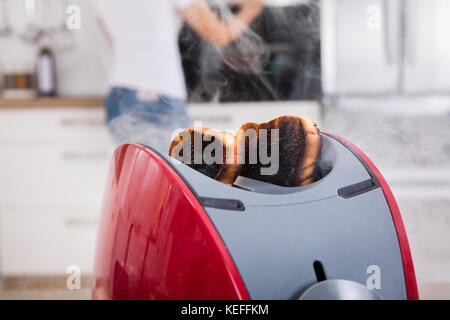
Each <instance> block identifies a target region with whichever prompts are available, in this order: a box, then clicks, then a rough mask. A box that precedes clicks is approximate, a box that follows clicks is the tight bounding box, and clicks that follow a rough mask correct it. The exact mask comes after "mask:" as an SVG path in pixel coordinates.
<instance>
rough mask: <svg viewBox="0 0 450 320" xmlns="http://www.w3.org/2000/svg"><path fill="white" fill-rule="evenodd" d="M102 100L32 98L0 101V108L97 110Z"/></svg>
mask: <svg viewBox="0 0 450 320" xmlns="http://www.w3.org/2000/svg"><path fill="white" fill-rule="evenodd" d="M103 103H104V99H103V98H101V97H92V98H33V99H1V98H0V108H30V107H39V108H64V107H81V108H98V107H101V106H103Z"/></svg>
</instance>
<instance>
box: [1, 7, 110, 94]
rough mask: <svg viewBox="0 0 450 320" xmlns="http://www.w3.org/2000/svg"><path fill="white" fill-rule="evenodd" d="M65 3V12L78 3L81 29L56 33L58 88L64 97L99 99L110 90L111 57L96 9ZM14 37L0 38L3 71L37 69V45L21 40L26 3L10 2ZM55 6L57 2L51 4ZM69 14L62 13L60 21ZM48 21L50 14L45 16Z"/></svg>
mask: <svg viewBox="0 0 450 320" xmlns="http://www.w3.org/2000/svg"><path fill="white" fill-rule="evenodd" d="M59 1H63V3H64V4H63V6H62V9H65V8H66V7H67V6H68V5H70V4H76V5H78V6H79V7H80V9H81V29H80V30H71V31H67V32H59V33H58V34H54V35H53V36H52V39H51V45H52V47H53V48H54V53H55V56H56V60H57V73H58V86H59V93H60V95H61V96H98V95H103V94H104V93H105V92H106V90H107V87H108V85H107V74H108V69H109V68H108V66H109V65H110V63H111V59H112V55H111V50H110V48H109V47H108V44H107V42H106V40H105V39H104V38H103V36H102V34H101V31H100V29H99V28H98V26H97V23H96V21H95V10H94V8H93V5H92V1H89V0H69V1H66V0H59ZM8 3H9V7H10V14H11V22H12V25H13V28H14V31H15V32H14V34H13V35H12V36H11V37H0V72H2V73H5V72H8V71H9V70H11V68H14V69H16V68H20V69H24V68H25V69H28V70H30V69H34V64H35V59H36V56H37V51H38V45H37V44H36V43H27V42H25V41H23V40H21V39H20V35H21V34H22V33H23V31H24V30H25V26H26V14H25V1H24V0H14V1H9V2H8ZM50 3H52V4H54V3H55V2H53V1H50ZM68 16H69V15H68V14H66V15H64V13H63V14H61V17H60V18H61V22H64V21H65V19H66V17H68ZM43 17H45V20H44V21H45V22H48V21H49V20H50V18H51V17H49V15H48V12H47V13H46V14H45V15H43Z"/></svg>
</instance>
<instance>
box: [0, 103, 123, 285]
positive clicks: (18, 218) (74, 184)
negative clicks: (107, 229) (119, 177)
mask: <svg viewBox="0 0 450 320" xmlns="http://www.w3.org/2000/svg"><path fill="white" fill-rule="evenodd" d="M113 149H114V148H113V146H112V143H111V139H110V137H109V133H108V131H107V129H106V126H105V124H104V110H103V108H101V107H100V106H98V107H89V108H76V107H74V108H67V107H61V108H58V107H52V108H31V107H30V108H6V109H0V254H1V257H0V264H1V265H0V266H1V267H0V275H1V276H3V277H8V276H40V275H63V274H65V273H66V268H67V267H68V266H70V265H78V266H79V267H80V268H81V270H82V272H83V274H85V275H86V274H89V273H91V272H92V267H93V255H94V250H95V237H96V232H97V221H98V217H99V214H100V211H101V202H102V197H103V189H104V183H105V181H106V175H107V171H108V167H109V162H110V159H111V156H112V152H113Z"/></svg>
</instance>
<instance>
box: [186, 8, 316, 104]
mask: <svg viewBox="0 0 450 320" xmlns="http://www.w3.org/2000/svg"><path fill="white" fill-rule="evenodd" d="M208 3H209V5H210V7H211V8H213V9H214V10H215V11H216V13H217V14H218V16H220V17H221V18H222V19H228V18H230V17H232V16H233V15H234V14H235V13H236V11H237V9H236V8H234V7H233V6H230V5H228V4H227V2H226V1H223V0H210V1H208ZM180 48H181V52H182V57H183V66H184V69H185V73H186V82H187V84H188V90H189V98H190V101H193V102H205V101H221V102H236V101H274V100H302V99H318V98H320V96H321V85H320V83H321V77H320V75H321V66H320V21H319V6H318V2H317V1H307V0H305V1H301V0H293V1H281V2H280V1H267V5H266V7H265V9H264V11H263V12H262V14H261V15H260V16H259V17H258V18H257V19H256V20H255V21H254V23H253V24H252V26H251V28H249V29H247V30H246V32H244V34H243V35H242V36H241V37H239V38H238V39H237V40H236V41H234V42H233V43H232V44H230V45H229V46H227V47H225V48H223V49H220V48H218V47H216V46H214V45H211V44H209V43H207V42H206V41H203V40H201V39H200V38H199V36H198V35H196V34H195V33H194V32H193V31H192V30H190V29H189V27H188V26H185V27H184V29H183V30H182V33H181V35H180Z"/></svg>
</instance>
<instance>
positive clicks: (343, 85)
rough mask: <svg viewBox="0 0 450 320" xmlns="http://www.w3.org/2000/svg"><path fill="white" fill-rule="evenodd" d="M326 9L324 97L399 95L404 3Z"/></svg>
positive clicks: (371, 1)
mask: <svg viewBox="0 0 450 320" xmlns="http://www.w3.org/2000/svg"><path fill="white" fill-rule="evenodd" d="M321 3H322V4H321V15H322V39H323V49H322V55H323V65H324V68H323V78H324V91H325V92H326V93H327V94H329V95H333V94H339V95H354V94H373V93H380V92H382V93H388V92H393V91H395V90H396V89H397V86H398V58H399V57H398V55H399V48H398V39H397V36H398V27H399V26H398V24H397V21H398V20H397V15H398V6H399V1H397V0H389V1H386V0H323V1H322V2H321Z"/></svg>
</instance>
